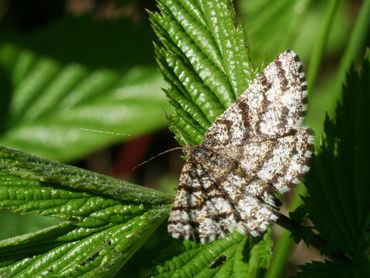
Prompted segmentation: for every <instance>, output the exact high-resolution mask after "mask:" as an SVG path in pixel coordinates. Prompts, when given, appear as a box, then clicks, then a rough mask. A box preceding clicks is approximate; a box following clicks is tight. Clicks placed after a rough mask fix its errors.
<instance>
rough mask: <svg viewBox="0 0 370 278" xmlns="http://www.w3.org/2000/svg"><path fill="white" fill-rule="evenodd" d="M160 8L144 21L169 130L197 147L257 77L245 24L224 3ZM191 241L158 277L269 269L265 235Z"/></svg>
mask: <svg viewBox="0 0 370 278" xmlns="http://www.w3.org/2000/svg"><path fill="white" fill-rule="evenodd" d="M158 8H159V12H158V13H150V19H151V22H152V25H153V28H154V30H155V32H156V34H157V36H158V38H159V43H158V44H156V45H155V52H156V58H157V62H158V65H159V68H160V70H161V71H162V74H163V76H164V77H165V79H166V81H167V82H168V83H169V84H170V88H167V89H166V90H165V93H166V95H167V97H168V98H169V99H170V102H171V104H172V107H173V111H172V113H171V114H170V115H169V119H170V128H171V130H172V131H173V132H174V133H175V135H176V139H177V140H178V141H179V142H180V144H182V145H195V144H200V143H202V141H203V135H204V133H205V131H206V130H207V129H208V128H209V126H210V125H211V123H213V121H214V120H215V119H216V118H217V117H218V116H219V115H220V114H221V113H222V112H223V111H224V110H225V109H226V108H227V107H228V106H229V105H230V104H232V103H233V102H234V101H235V99H236V97H238V96H239V95H240V94H242V93H243V92H244V91H245V90H246V89H247V88H248V86H249V83H250V82H251V80H253V78H254V77H255V75H256V70H255V69H254V67H253V66H252V65H251V63H250V61H249V56H248V48H247V44H246V38H245V34H244V29H243V27H242V26H241V25H240V24H239V23H238V21H237V19H236V16H235V12H234V9H233V6H232V2H231V1H229V0H222V1H216V0H212V1H209V0H207V1H205V0H192V1H175V0H159V1H158ZM252 242H253V243H252ZM185 244H190V243H185ZM190 245H191V247H189V248H190V249H189V248H185V249H186V250H185V251H183V253H182V254H177V255H178V256H176V257H174V258H173V259H172V260H169V261H168V262H167V263H165V265H164V266H163V267H158V273H159V276H160V277H162V276H163V277H170V276H172V275H178V276H179V277H195V276H197V275H199V276H201V277H212V276H213V275H215V274H216V273H217V275H219V276H220V277H221V276H222V277H230V276H232V275H242V274H237V273H238V271H241V272H240V273H243V275H245V273H249V271H252V270H251V269H256V268H258V267H267V266H268V263H269V261H270V256H271V250H270V247H271V242H270V240H269V236H268V235H266V237H265V238H260V239H259V241H258V242H254V241H253V240H252V239H248V238H247V237H244V236H241V235H239V234H234V235H231V236H230V237H227V238H226V239H223V240H218V241H216V242H214V243H211V244H209V245H197V244H195V243H194V244H190ZM260 246H263V247H264V248H262V247H261V248H260ZM254 250H255V251H254ZM256 250H259V251H256ZM244 252H245V253H244ZM253 252H256V254H257V253H258V255H256V254H254V253H253ZM180 253H181V252H180ZM241 254H243V255H241ZM257 261H258V263H257ZM260 262H263V263H260Z"/></svg>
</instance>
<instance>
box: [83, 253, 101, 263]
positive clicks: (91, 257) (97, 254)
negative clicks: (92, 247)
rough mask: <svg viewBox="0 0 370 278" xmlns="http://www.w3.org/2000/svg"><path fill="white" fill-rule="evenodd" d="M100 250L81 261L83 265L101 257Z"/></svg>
mask: <svg viewBox="0 0 370 278" xmlns="http://www.w3.org/2000/svg"><path fill="white" fill-rule="evenodd" d="M99 254H100V252H96V253H95V254H93V255H91V256H90V257H88V258H87V259H86V260H84V261H83V262H81V263H80V265H81V266H85V265H87V264H89V263H91V262H93V261H94V260H95V259H96V258H97V257H99Z"/></svg>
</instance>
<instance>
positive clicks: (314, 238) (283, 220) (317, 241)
mask: <svg viewBox="0 0 370 278" xmlns="http://www.w3.org/2000/svg"><path fill="white" fill-rule="evenodd" d="M276 223H277V224H278V225H280V226H282V227H284V228H285V229H287V230H289V231H290V232H292V231H297V230H302V229H305V230H306V231H308V228H307V227H304V226H301V225H299V224H298V223H296V222H294V221H292V220H291V219H290V218H289V217H286V216H285V215H283V214H280V215H279V218H278V220H277V221H276ZM309 244H310V245H312V246H313V247H315V248H316V249H317V250H319V251H320V252H322V250H326V249H327V248H326V246H327V245H328V242H327V241H326V240H325V239H323V238H322V237H320V236H319V235H317V234H315V233H313V232H312V231H311V236H310V242H309ZM325 255H326V256H327V257H328V258H330V259H332V260H336V261H341V262H351V261H352V260H351V258H349V257H348V256H346V255H345V254H344V253H342V252H341V251H334V252H330V253H328V254H325Z"/></svg>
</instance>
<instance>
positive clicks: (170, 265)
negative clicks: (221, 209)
mask: <svg viewBox="0 0 370 278" xmlns="http://www.w3.org/2000/svg"><path fill="white" fill-rule="evenodd" d="M182 249H183V250H182V252H181V253H180V254H179V255H177V256H175V257H173V258H172V259H171V260H169V261H166V262H165V263H164V265H163V266H158V267H157V273H156V274H153V275H154V277H173V276H174V275H176V277H235V278H237V277H254V275H255V274H256V270H258V268H261V267H264V268H266V267H268V266H269V263H270V260H271V257H272V253H271V240H270V233H266V234H265V236H264V238H262V237H260V238H246V237H243V236H242V235H240V234H239V233H236V232H234V233H232V234H230V235H229V236H227V237H226V238H224V239H222V240H219V241H215V242H212V243H209V244H207V245H204V246H199V245H197V244H195V243H193V242H190V241H184V242H183V246H182Z"/></svg>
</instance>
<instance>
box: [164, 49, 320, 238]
mask: <svg viewBox="0 0 370 278" xmlns="http://www.w3.org/2000/svg"><path fill="white" fill-rule="evenodd" d="M306 104H307V82H306V79H305V74H304V71H303V66H302V64H301V62H300V59H299V57H298V56H297V54H296V53H294V52H293V51H290V50H287V51H285V52H283V53H281V54H280V55H279V56H278V57H277V58H276V59H275V60H274V61H272V62H271V63H270V64H269V65H268V66H267V67H266V68H265V69H264V70H263V71H262V72H261V73H260V74H259V75H258V76H257V77H256V78H255V79H254V81H253V82H252V83H251V84H250V86H249V88H248V89H247V90H246V91H245V92H244V93H243V94H242V95H240V96H239V97H238V98H237V100H236V101H235V102H234V103H233V104H232V105H231V106H230V107H229V108H228V109H226V110H225V112H224V113H223V114H222V115H220V116H219V117H218V118H217V119H216V121H215V122H214V123H213V124H212V125H211V126H210V127H209V129H208V130H207V132H206V133H205V135H204V141H203V143H202V144H201V145H198V146H195V147H187V148H185V153H186V156H187V161H186V163H185V165H184V167H183V169H182V172H181V176H180V181H179V186H178V189H177V193H176V196H175V201H174V205H173V207H172V211H171V213H170V217H169V220H168V232H169V234H170V235H171V236H172V237H174V238H183V239H193V240H196V241H200V242H201V243H206V242H210V241H213V240H216V239H219V238H223V237H224V236H225V235H227V234H228V233H230V232H231V231H234V230H237V231H239V232H240V233H242V234H247V235H250V236H258V235H261V234H262V233H263V232H264V231H265V230H266V229H267V227H268V226H269V224H271V223H272V222H274V221H276V220H277V218H278V208H277V206H276V204H275V197H274V196H275V194H276V193H285V192H287V191H289V190H290V189H291V188H292V187H294V186H295V185H296V184H298V183H299V181H300V180H301V179H302V177H303V176H304V174H305V173H306V172H307V171H308V170H309V159H310V157H311V155H312V144H313V135H312V133H311V131H310V130H309V128H307V127H306V126H304V125H303V123H302V122H303V119H304V116H305V113H306V108H307V105H306Z"/></svg>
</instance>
